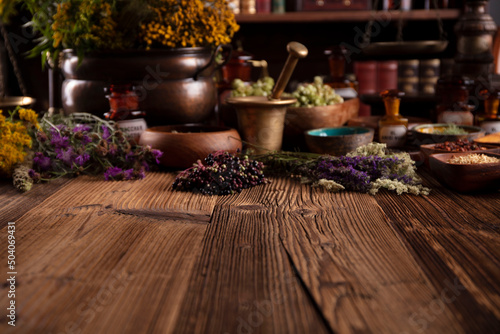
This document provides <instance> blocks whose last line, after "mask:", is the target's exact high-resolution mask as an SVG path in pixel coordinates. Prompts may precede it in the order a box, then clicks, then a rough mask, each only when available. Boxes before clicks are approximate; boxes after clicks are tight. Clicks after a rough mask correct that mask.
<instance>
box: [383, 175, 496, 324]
mask: <svg viewBox="0 0 500 334" xmlns="http://www.w3.org/2000/svg"><path fill="white" fill-rule="evenodd" d="M425 179H426V182H427V183H429V184H431V186H432V188H433V191H432V192H431V194H430V195H429V196H428V197H421V198H414V197H409V196H401V197H400V198H398V199H397V201H396V200H395V199H394V197H393V196H391V195H390V194H381V195H380V196H378V197H377V201H378V203H379V204H380V206H381V207H382V208H383V210H384V212H385V213H386V214H387V215H388V216H389V218H390V220H391V223H392V224H393V225H394V227H395V229H396V230H397V231H398V233H399V234H400V235H401V237H402V239H403V240H405V242H406V243H407V247H408V248H409V249H411V250H412V254H413V256H414V257H415V259H416V261H418V263H419V265H420V267H421V268H422V269H423V270H424V271H425V273H426V276H427V279H428V280H429V281H430V282H432V284H433V285H434V286H435V289H436V290H437V291H441V293H442V295H441V296H440V298H439V299H438V301H444V302H447V303H446V306H447V307H448V308H450V309H451V310H452V311H453V313H454V314H456V316H457V320H458V323H459V324H460V326H461V327H462V328H463V329H464V331H465V332H474V333H498V332H500V286H499V281H500V218H499V217H500V211H499V210H500V196H498V194H496V193H482V194H474V195H470V194H469V195H468V194H458V193H456V192H453V191H450V190H448V189H446V188H444V187H442V186H441V185H440V184H439V183H437V182H436V181H435V180H432V179H431V178H430V177H429V175H426V178H425ZM445 297H446V298H445ZM435 304H436V305H434V308H435V309H436V310H437V311H439V308H438V304H437V303H435ZM430 311H431V310H427V313H424V312H420V313H419V314H417V317H415V318H416V319H417V320H418V327H419V328H422V329H425V325H426V323H428V322H429V321H430V320H433V319H434V318H436V317H437V316H440V314H436V312H435V313H432V312H430ZM437 313H438V312H437Z"/></svg>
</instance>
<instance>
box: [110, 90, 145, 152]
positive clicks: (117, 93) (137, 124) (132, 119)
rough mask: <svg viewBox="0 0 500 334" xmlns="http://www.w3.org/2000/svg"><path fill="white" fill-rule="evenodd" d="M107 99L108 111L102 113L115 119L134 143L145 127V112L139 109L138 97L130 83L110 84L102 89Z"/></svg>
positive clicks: (137, 140)
mask: <svg viewBox="0 0 500 334" xmlns="http://www.w3.org/2000/svg"><path fill="white" fill-rule="evenodd" d="M104 91H105V93H106V98H107V99H108V101H109V107H110V109H109V111H108V112H107V113H105V114H104V117H105V118H106V119H108V120H112V121H115V122H116V124H117V126H118V128H120V129H121V130H122V131H123V132H124V133H125V135H126V136H128V137H129V138H130V139H131V140H133V141H135V142H136V143H138V142H139V138H140V136H141V134H142V132H144V131H145V130H146V129H147V123H146V120H145V117H146V113H145V112H144V111H141V110H139V97H138V95H137V93H136V91H135V87H134V86H133V85H132V84H111V85H110V86H109V87H107V88H105V89H104Z"/></svg>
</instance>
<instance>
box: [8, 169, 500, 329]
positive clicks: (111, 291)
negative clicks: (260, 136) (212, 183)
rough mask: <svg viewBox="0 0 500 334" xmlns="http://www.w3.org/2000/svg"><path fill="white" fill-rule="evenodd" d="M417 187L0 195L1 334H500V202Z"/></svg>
mask: <svg viewBox="0 0 500 334" xmlns="http://www.w3.org/2000/svg"><path fill="white" fill-rule="evenodd" d="M422 174H423V176H424V181H425V182H426V184H427V185H429V186H430V187H431V188H433V190H432V192H431V195H429V196H427V197H417V196H411V195H401V196H398V195H396V194H394V193H390V192H380V193H379V194H378V195H377V196H371V195H367V194H359V193H352V192H342V193H338V194H331V193H326V192H323V191H321V190H320V189H316V188H311V187H309V186H308V185H302V184H300V183H299V182H298V181H295V180H291V179H285V178H276V179H273V180H272V183H271V184H268V185H263V186H259V187H256V188H252V189H249V190H246V191H244V192H242V193H240V194H236V195H231V196H221V197H215V196H214V197H209V196H202V195H199V194H192V193H183V192H174V191H172V190H171V188H170V187H171V184H172V182H173V180H174V177H175V175H174V174H169V173H150V174H148V177H147V178H146V179H145V180H142V181H133V182H104V181H102V180H101V179H100V178H92V177H79V178H77V179H74V180H71V181H64V182H63V181H61V182H62V183H60V184H57V183H53V184H52V185H50V184H49V185H44V186H43V188H37V189H35V191H39V192H34V193H32V195H30V193H27V194H19V193H12V192H10V190H9V188H8V187H6V186H0V191H2V189H3V190H5V191H4V193H1V194H0V198H1V199H3V201H2V202H0V207H1V208H2V211H1V213H0V215H1V217H2V218H5V219H9V220H12V221H15V222H16V257H17V258H16V260H17V261H18V266H17V268H16V269H17V271H18V275H17V277H16V278H17V286H16V289H17V296H16V305H17V316H18V318H17V328H15V329H13V328H12V327H10V326H8V325H7V321H6V319H7V318H6V317H4V316H1V317H0V332H1V333H4V332H5V333H44V334H45V333H58V334H59V333H111V334H114V333H126V334H128V333H134V334H135V333H175V334H177V333H181V334H182V333H222V334H229V333H252V334H254V333H300V334H303V333H398V334H404V333H481V334H483V333H486V334H489V333H499V332H500V269H499V268H500V238H499V233H500V230H499V229H500V219H499V216H500V205H499V204H500V196H499V193H498V192H491V193H482V194H470V195H464V194H459V193H455V192H453V191H450V190H448V189H446V188H444V187H443V186H442V185H441V184H439V183H438V182H437V181H436V180H435V179H433V178H432V177H430V175H429V174H427V173H426V172H425V171H422ZM45 187H47V188H45ZM38 189H40V190H38ZM42 189H46V190H47V193H46V194H44V191H42ZM2 223H3V222H2ZM0 235H1V237H2V238H4V236H5V235H7V233H6V225H5V223H4V225H3V226H2V227H1V228H0ZM3 244H4V243H3V242H2V246H3ZM6 257H7V255H6V252H5V251H1V252H0V263H6V260H7V259H6ZM3 275H4V274H3ZM2 282H6V281H5V280H4V278H3V276H2ZM7 302H8V299H7V284H6V283H3V285H2V286H1V287H0V307H2V308H3V306H2V305H6V303H7Z"/></svg>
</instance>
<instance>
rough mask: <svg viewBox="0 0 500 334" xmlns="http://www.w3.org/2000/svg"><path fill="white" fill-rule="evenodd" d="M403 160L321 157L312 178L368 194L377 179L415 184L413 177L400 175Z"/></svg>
mask: <svg viewBox="0 0 500 334" xmlns="http://www.w3.org/2000/svg"><path fill="white" fill-rule="evenodd" d="M403 162H404V161H403V160H401V159H398V158H397V157H380V156H375V155H370V156H339V157H330V156H325V157H321V158H319V159H318V160H317V161H316V164H315V165H313V166H312V167H311V170H310V172H311V174H310V175H311V177H312V178H313V179H315V180H321V179H326V180H332V181H335V182H336V183H339V184H341V185H343V186H344V187H345V188H346V190H353V191H359V192H368V191H369V190H370V189H371V187H372V184H371V183H372V182H373V181H375V180H377V179H391V180H397V181H401V182H403V183H407V184H413V182H414V180H413V178H412V177H410V176H408V175H406V174H403V175H398V174H397V173H395V172H394V171H396V170H399V169H400V168H399V167H400V166H401V165H402V164H403Z"/></svg>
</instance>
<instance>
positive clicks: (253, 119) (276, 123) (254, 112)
mask: <svg viewBox="0 0 500 334" xmlns="http://www.w3.org/2000/svg"><path fill="white" fill-rule="evenodd" d="M287 50H288V53H289V54H288V58H287V61H286V63H285V66H284V67H283V69H282V71H281V74H280V76H279V78H278V80H277V81H276V84H275V86H274V89H273V92H272V94H271V96H269V97H265V96H238V97H230V98H228V99H227V100H226V102H227V103H228V104H229V105H232V106H233V107H234V108H235V109H236V114H237V118H238V130H239V132H240V135H241V137H242V139H243V140H244V141H245V142H246V143H247V144H248V146H249V148H252V149H253V150H254V152H255V153H256V154H262V153H268V152H269V151H279V150H280V149H281V144H282V141H283V128H284V126H285V115H286V108H287V107H288V106H290V105H292V104H294V103H295V102H296V101H297V99H295V98H283V99H282V98H281V94H282V93H283V91H284V90H285V87H286V85H287V84H288V80H290V77H291V75H292V73H293V70H294V69H295V65H296V64H297V61H298V60H299V58H304V57H306V56H307V52H308V51H307V48H306V47H305V46H304V45H302V44H300V43H297V42H290V43H288V45H287Z"/></svg>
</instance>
